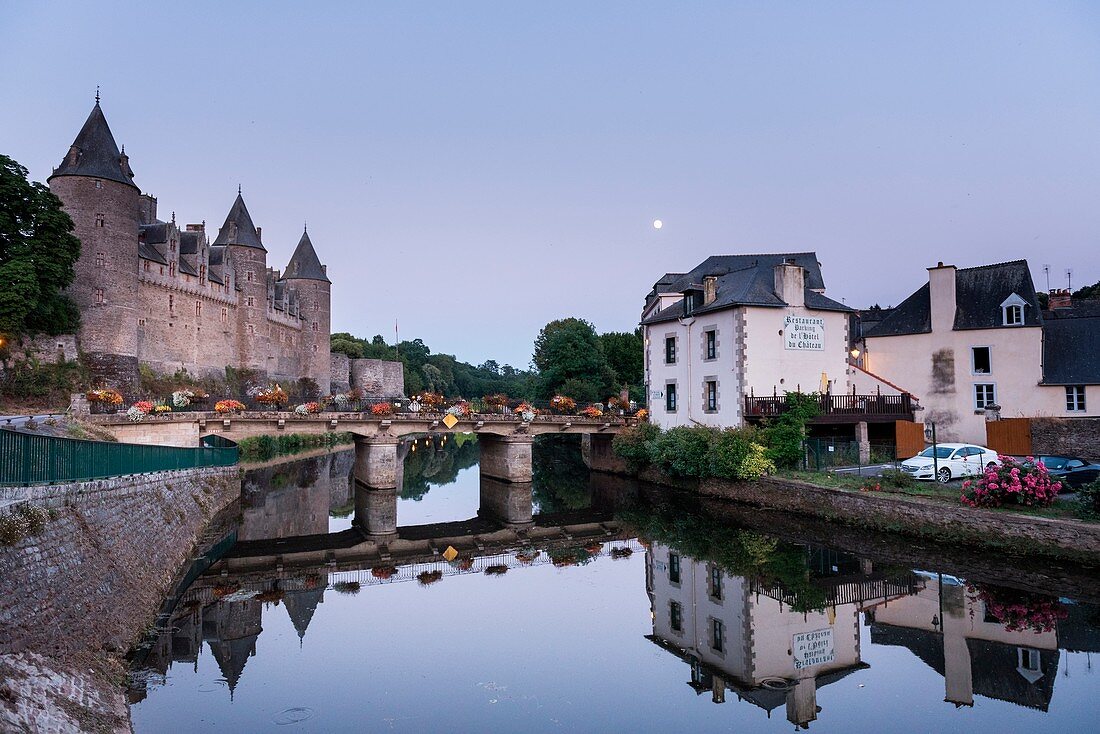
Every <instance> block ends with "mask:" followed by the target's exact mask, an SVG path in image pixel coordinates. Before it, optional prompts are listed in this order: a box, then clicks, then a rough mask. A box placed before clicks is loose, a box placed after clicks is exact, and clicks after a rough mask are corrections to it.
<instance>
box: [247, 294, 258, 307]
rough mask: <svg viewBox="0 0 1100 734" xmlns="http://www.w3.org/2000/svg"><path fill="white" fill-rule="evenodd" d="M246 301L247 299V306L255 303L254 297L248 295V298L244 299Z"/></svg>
mask: <svg viewBox="0 0 1100 734" xmlns="http://www.w3.org/2000/svg"><path fill="white" fill-rule="evenodd" d="M246 301H247V303H248V305H249V306H255V305H256V299H255V298H253V297H252V296H249V297H248V298H247V299H246Z"/></svg>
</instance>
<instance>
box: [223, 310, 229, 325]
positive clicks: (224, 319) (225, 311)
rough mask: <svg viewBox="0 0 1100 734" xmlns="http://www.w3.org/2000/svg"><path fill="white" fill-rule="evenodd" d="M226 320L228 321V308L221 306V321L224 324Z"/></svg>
mask: <svg viewBox="0 0 1100 734" xmlns="http://www.w3.org/2000/svg"><path fill="white" fill-rule="evenodd" d="M228 321H229V309H228V308H226V307H224V306H223V307H222V323H223V324H224V323H227V322H228Z"/></svg>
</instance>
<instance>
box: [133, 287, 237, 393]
mask: <svg viewBox="0 0 1100 734" xmlns="http://www.w3.org/2000/svg"><path fill="white" fill-rule="evenodd" d="M182 277H183V276H181V277H180V278H176V279H175V280H174V281H169V279H165V283H168V282H172V283H173V284H174V285H173V286H172V287H169V286H168V285H167V284H161V283H158V282H153V281H151V280H147V279H143V280H142V281H140V282H139V283H138V301H139V304H140V311H141V313H140V318H139V319H138V361H139V362H141V363H145V364H147V365H149V366H150V367H151V368H152V369H153V370H155V371H156V372H159V373H161V374H169V375H170V374H173V373H174V372H176V370H178V369H180V368H186V369H187V370H188V371H189V372H190V373H191V374H193V375H195V376H197V377H221V378H224V377H225V366H226V365H235V364H237V363H238V361H239V354H238V350H237V330H236V328H237V327H236V320H237V313H238V309H237V305H236V302H235V299H231V298H230V297H229V296H227V295H225V294H213V293H211V292H210V290H209V289H208V288H200V287H199V286H198V282H197V280H196V282H195V283H193V284H188V283H184V282H183V280H182ZM186 277H187V278H188V279H191V278H190V276H186ZM197 304H201V308H197V307H196V305H197ZM223 308H224V309H226V312H227V313H226V320H224V321H223V320H222V309H223Z"/></svg>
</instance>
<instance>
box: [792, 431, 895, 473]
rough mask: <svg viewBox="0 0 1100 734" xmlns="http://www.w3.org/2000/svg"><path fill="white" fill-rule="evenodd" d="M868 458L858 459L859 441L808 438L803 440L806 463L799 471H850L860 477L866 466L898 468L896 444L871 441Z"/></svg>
mask: <svg viewBox="0 0 1100 734" xmlns="http://www.w3.org/2000/svg"><path fill="white" fill-rule="evenodd" d="M868 448H869V451H868V455H867V457H865V460H861V457H860V451H859V442H858V441H853V440H850V439H836V438H807V439H805V440H804V441H803V449H804V451H805V460H804V463H803V466H802V468H803V469H805V470H806V471H833V470H836V469H852V470H855V473H857V474H862V473H863V469H864V468H865V467H868V468H870V467H875V468H881V467H883V466H890V467H893V468H894V469H896V468H898V464H899V462H900V459H899V458H898V453H897V445H896V444H893V443H890V442H878V441H872V442H870V443H869V444H868Z"/></svg>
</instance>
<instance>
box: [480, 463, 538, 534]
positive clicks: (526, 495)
mask: <svg viewBox="0 0 1100 734" xmlns="http://www.w3.org/2000/svg"><path fill="white" fill-rule="evenodd" d="M477 514H478V515H481V516H484V517H491V518H493V519H494V520H497V521H498V522H500V523H503V524H504V525H505V526H506V527H528V526H530V525H531V524H532V523H533V522H534V510H533V509H532V502H531V483H530V482H504V481H501V480H499V479H493V478H492V477H488V476H485V475H482V477H481V504H480V506H479V508H478V511H477Z"/></svg>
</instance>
